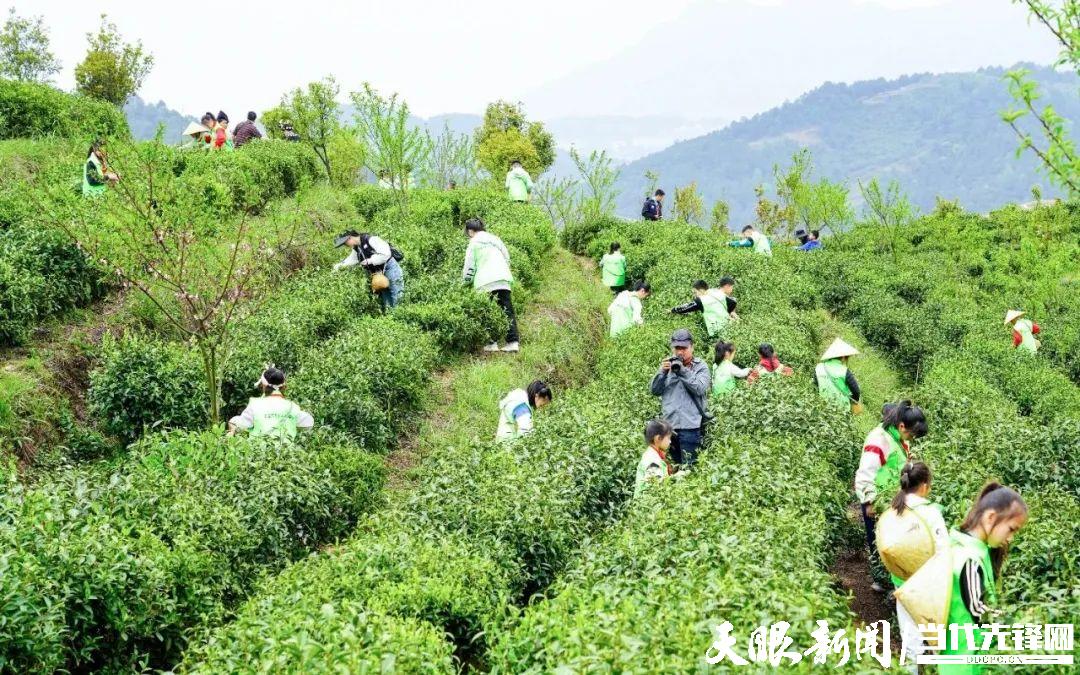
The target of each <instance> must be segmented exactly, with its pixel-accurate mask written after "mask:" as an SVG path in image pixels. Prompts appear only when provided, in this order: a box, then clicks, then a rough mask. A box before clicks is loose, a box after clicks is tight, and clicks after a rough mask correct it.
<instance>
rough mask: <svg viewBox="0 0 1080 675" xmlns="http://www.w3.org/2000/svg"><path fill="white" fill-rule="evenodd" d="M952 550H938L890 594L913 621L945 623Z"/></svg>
mask: <svg viewBox="0 0 1080 675" xmlns="http://www.w3.org/2000/svg"><path fill="white" fill-rule="evenodd" d="M952 582H953V569H952V551H951V550H950V549H945V550H944V551H938V552H937V553H935V554H934V555H933V557H931V558H930V559H929V560H927V561H926V562H925V563H924V564H923V566H922V567H920V568H919V569H918V571H916V572H915V573H914V574H912V575H911V576H910V577H908V580H907V581H905V582H904V585H903V586H901V587H900V588H898V589H896V591H894V592H893V595H894V596H895V597H896V601H897V602H899V603H900V604H902V605H903V606H904V609H906V610H907V611H908V614H910V615H911V618H912V619H914V620H915V623H916V624H922V625H929V624H937V625H940V626H944V625H946V624H948V619H949V604H950V603H951V602H952V589H953V583H952Z"/></svg>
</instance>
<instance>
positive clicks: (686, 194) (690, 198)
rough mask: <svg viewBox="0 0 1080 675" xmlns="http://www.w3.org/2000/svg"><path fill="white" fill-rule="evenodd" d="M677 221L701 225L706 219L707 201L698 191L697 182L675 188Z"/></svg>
mask: <svg viewBox="0 0 1080 675" xmlns="http://www.w3.org/2000/svg"><path fill="white" fill-rule="evenodd" d="M674 216H675V220H685V221H686V222H688V223H695V224H700V222H701V219H702V218H704V217H705V201H704V200H703V199H702V198H701V195H700V194H699V193H698V191H697V181H694V182H692V183H690V184H689V185H686V186H684V187H676V188H675V209H674Z"/></svg>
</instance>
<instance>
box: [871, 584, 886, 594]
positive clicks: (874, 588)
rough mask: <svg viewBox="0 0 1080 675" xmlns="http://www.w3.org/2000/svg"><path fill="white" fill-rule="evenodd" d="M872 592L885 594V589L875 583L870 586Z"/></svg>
mask: <svg viewBox="0 0 1080 675" xmlns="http://www.w3.org/2000/svg"><path fill="white" fill-rule="evenodd" d="M870 590H872V591H874V592H875V593H884V592H885V587H884V586H882V585H881V584H879V583H878V582H876V581H875V582H874V583H872V584H870Z"/></svg>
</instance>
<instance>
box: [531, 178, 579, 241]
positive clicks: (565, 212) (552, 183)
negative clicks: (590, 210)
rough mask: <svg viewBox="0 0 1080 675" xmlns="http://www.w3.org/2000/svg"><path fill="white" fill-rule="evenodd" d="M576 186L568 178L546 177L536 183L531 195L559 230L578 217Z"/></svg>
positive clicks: (575, 183) (574, 182)
mask: <svg viewBox="0 0 1080 675" xmlns="http://www.w3.org/2000/svg"><path fill="white" fill-rule="evenodd" d="M578 192H579V190H578V184H577V182H576V181H574V180H572V179H570V178H555V177H554V176H548V177H547V178H541V179H540V180H538V181H536V187H535V189H534V190H533V194H535V195H536V203H537V204H539V205H540V206H541V207H542V208H543V209H544V212H545V213H547V216H548V218H550V219H551V222H552V223H554V224H555V226H556V227H557V228H559V229H563V228H565V227H566V226H567V225H570V224H571V223H573V222H575V221H576V219H577V217H578V211H577V199H576V197H577V195H578Z"/></svg>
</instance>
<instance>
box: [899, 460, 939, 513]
mask: <svg viewBox="0 0 1080 675" xmlns="http://www.w3.org/2000/svg"><path fill="white" fill-rule="evenodd" d="M929 482H930V467H928V466H927V465H926V464H924V463H922V462H908V463H907V464H905V465H904V468H903V469H901V470H900V491H899V492H897V493H896V496H895V497H893V500H892V507H893V510H895V511H896V513H897V514H903V513H904V509H906V508H907V496H908V495H909V494H911V493H913V492H915V491H917V490H918V489H919V488H920V487H922V486H923V485H926V484H928V483H929Z"/></svg>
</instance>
